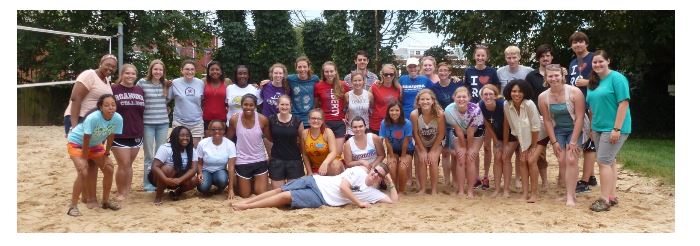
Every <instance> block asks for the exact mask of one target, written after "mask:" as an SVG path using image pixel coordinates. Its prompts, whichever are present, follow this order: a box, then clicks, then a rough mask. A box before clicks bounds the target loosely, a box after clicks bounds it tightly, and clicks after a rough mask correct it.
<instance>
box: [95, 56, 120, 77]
mask: <svg viewBox="0 0 700 246" xmlns="http://www.w3.org/2000/svg"><path fill="white" fill-rule="evenodd" d="M116 70H117V60H114V59H111V58H110V59H104V61H102V63H100V68H98V71H99V72H100V74H102V76H104V77H109V76H111V75H112V74H113V73H114V71H116Z"/></svg>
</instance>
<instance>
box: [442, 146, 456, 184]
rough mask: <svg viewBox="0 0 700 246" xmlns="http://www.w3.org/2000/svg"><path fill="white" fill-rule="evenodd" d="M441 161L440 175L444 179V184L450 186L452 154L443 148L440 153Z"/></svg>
mask: <svg viewBox="0 0 700 246" xmlns="http://www.w3.org/2000/svg"><path fill="white" fill-rule="evenodd" d="M440 157H441V159H442V161H441V164H442V176H443V178H444V179H445V185H446V186H447V187H450V186H451V185H452V178H453V177H452V175H451V174H453V173H452V158H451V157H452V155H450V150H449V149H447V148H445V149H443V150H442V155H440Z"/></svg>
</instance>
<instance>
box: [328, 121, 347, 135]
mask: <svg viewBox="0 0 700 246" xmlns="http://www.w3.org/2000/svg"><path fill="white" fill-rule="evenodd" d="M326 126H327V127H328V128H330V129H331V130H332V131H333V135H335V138H343V137H345V132H346V129H347V128H346V126H345V122H343V121H342V120H331V121H326Z"/></svg>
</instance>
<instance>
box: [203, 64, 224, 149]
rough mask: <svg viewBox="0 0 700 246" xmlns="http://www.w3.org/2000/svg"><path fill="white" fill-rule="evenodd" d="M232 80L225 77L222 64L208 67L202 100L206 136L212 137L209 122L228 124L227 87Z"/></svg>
mask: <svg viewBox="0 0 700 246" xmlns="http://www.w3.org/2000/svg"><path fill="white" fill-rule="evenodd" d="M228 84H231V80H229V79H227V78H225V77H224V70H223V69H222V68H221V63H219V62H218V61H212V62H210V63H209V65H207V77H206V78H204V97H203V98H202V114H203V115H202V118H204V135H205V137H210V136H211V132H209V130H208V128H209V122H211V121H212V120H221V121H223V122H226V113H227V112H228V111H227V109H226V85H228Z"/></svg>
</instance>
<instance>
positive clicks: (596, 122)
mask: <svg viewBox="0 0 700 246" xmlns="http://www.w3.org/2000/svg"><path fill="white" fill-rule="evenodd" d="M629 99H630V86H629V82H628V81H627V78H625V76H624V75H622V74H621V73H619V72H617V71H613V70H611V71H610V74H608V76H607V77H605V78H604V79H603V80H601V81H600V85H598V88H596V89H595V90H591V89H588V95H587V96H586V103H588V105H590V107H591V111H592V112H593V120H592V121H591V129H592V130H593V131H597V132H609V131H612V129H613V127H614V126H615V117H616V115H617V106H618V103H620V102H622V101H623V100H629ZM620 133H623V134H630V133H632V116H631V115H630V108H629V107H627V112H626V113H625V119H624V120H623V121H622V128H620Z"/></svg>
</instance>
